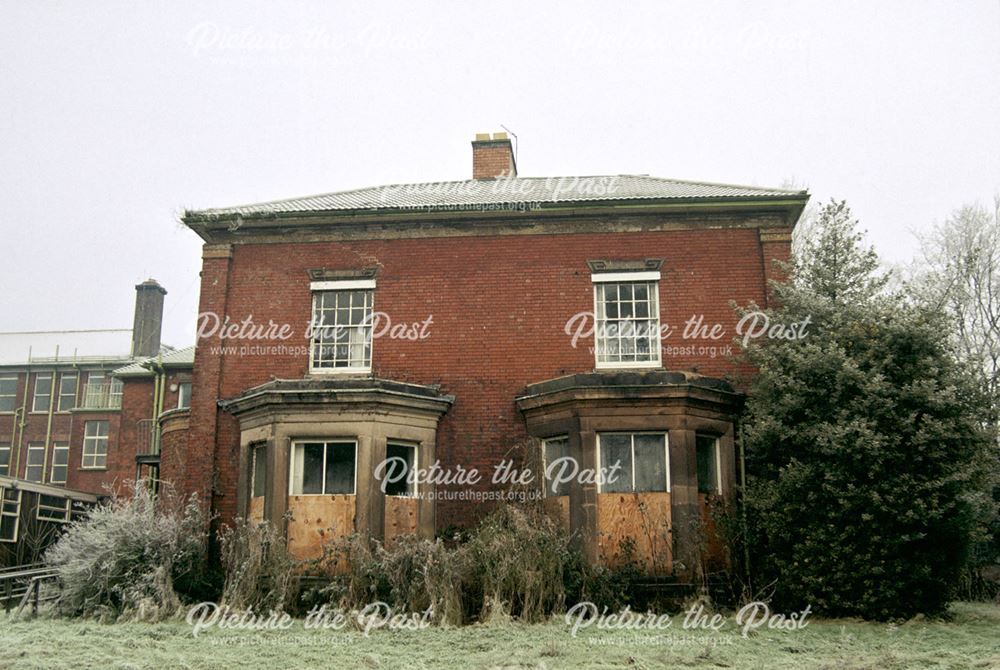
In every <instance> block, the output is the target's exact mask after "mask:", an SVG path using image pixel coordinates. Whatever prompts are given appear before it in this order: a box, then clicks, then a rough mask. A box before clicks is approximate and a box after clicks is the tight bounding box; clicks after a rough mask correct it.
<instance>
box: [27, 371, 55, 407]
mask: <svg viewBox="0 0 1000 670" xmlns="http://www.w3.org/2000/svg"><path fill="white" fill-rule="evenodd" d="M51 406H52V373H51V372H39V373H37V374H36V375H35V395H34V397H33V398H32V400H31V411H32V412H48V411H49V408H50V407H51Z"/></svg>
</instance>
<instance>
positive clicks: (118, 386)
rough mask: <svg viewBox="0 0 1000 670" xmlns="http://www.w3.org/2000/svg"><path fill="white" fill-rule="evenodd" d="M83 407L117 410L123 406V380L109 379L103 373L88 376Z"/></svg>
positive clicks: (92, 373) (84, 388)
mask: <svg viewBox="0 0 1000 670" xmlns="http://www.w3.org/2000/svg"><path fill="white" fill-rule="evenodd" d="M83 406H84V407H86V408H88V409H117V408H119V407H121V406H122V380H121V379H117V378H115V379H108V378H107V376H105V374H104V373H103V372H91V373H89V374H88V375H87V384H86V386H84V387H83Z"/></svg>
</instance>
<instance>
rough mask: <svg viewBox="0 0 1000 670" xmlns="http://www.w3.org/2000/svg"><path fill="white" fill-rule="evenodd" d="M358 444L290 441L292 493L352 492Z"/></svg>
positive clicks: (349, 493)
mask: <svg viewBox="0 0 1000 670" xmlns="http://www.w3.org/2000/svg"><path fill="white" fill-rule="evenodd" d="M357 456H358V443H357V442H355V441H353V440H330V441H324V440H303V441H301V442H295V443H293V444H292V467H291V468H290V470H291V472H290V475H291V476H290V482H289V490H290V491H291V494H292V495H334V494H343V495H354V491H355V484H356V477H355V470H356V467H355V464H356V463H357Z"/></svg>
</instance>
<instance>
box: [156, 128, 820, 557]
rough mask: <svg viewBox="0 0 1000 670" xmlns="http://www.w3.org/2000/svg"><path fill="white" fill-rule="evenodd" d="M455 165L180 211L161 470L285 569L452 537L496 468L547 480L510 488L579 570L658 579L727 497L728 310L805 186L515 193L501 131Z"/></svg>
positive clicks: (548, 184)
mask: <svg viewBox="0 0 1000 670" xmlns="http://www.w3.org/2000/svg"><path fill="white" fill-rule="evenodd" d="M472 149H473V173H472V174H473V178H472V179H471V180H465V181H457V182H447V183H436V184H406V185H394V186H381V187H373V188H366V189H359V190H353V191H346V192H340V193H331V194H327V195H320V196H313V197H305V198H297V199H290V200H283V201H276V202H269V203H262V204H256V205H247V206H241V207H229V208H221V209H206V210H200V211H188V212H186V213H185V215H184V218H183V221H184V223H185V224H186V225H187V226H189V227H190V228H191V229H192V230H194V231H195V232H196V233H197V234H198V235H199V236H201V238H202V239H203V240H204V242H205V244H204V249H203V268H202V273H201V303H200V308H199V311H200V313H201V314H200V317H199V319H200V333H199V339H198V343H197V350H196V354H195V358H194V368H193V390H192V394H191V407H190V409H189V410H180V411H177V412H175V413H174V414H173V415H172V416H168V417H164V420H163V425H162V428H163V437H162V453H161V459H162V463H161V474H162V477H163V479H164V480H171V481H173V482H174V483H175V485H177V486H178V487H179V488H180V489H181V490H183V491H189V492H198V493H199V494H200V495H201V496H202V499H203V500H206V501H210V503H207V504H210V505H211V508H212V511H213V512H216V513H217V514H218V515H219V518H220V519H221V520H222V521H225V520H226V519H230V518H232V517H234V516H236V515H249V516H251V517H255V518H263V519H268V520H270V521H272V522H274V523H278V524H286V525H285V526H284V527H285V530H286V532H287V537H288V543H289V548H290V549H291V550H292V553H293V554H294V555H296V556H299V557H301V558H306V557H311V556H315V555H317V553H318V552H319V548H320V546H321V544H322V542H324V541H325V540H326V539H328V538H329V535H330V533H333V534H344V533H349V532H354V531H356V532H359V533H363V534H367V535H369V536H371V537H374V538H377V539H381V540H385V541H389V542H391V541H392V538H393V537H394V536H396V535H398V534H400V533H408V532H416V533H418V534H420V535H423V536H426V537H430V536H432V535H433V534H434V533H435V532H436V531H440V530H442V529H445V528H447V527H449V526H452V525H468V524H471V523H474V522H475V521H476V520H477V519H478V518H480V517H481V516H482V515H483V514H484V513H485V512H486V511H487V510H489V509H490V508H491V507H492V506H493V505H494V504H495V503H496V500H497V499H498V498H500V497H502V496H503V495H507V494H506V493H505V492H508V491H512V490H513V488H512V486H511V485H510V484H509V483H507V482H500V483H493V481H492V479H491V478H492V477H493V476H494V473H495V471H496V468H497V467H498V466H502V465H503V464H504V463H505V461H508V460H512V461H513V463H514V466H515V467H517V468H520V469H522V471H523V468H526V467H529V466H530V467H531V468H532V469H533V471H534V472H535V473H538V472H539V471H545V470H548V471H549V474H551V475H553V479H552V480H551V481H545V479H544V477H543V476H540V475H539V474H536V475H535V476H534V477H533V478H530V480H526V481H522V483H521V485H520V488H519V490H521V494H522V495H524V491H527V493H528V494H529V495H537V496H543V497H544V502H543V504H544V505H545V506H546V507H547V508H548V509H549V510H550V511H551V512H552V513H553V514H554V515H556V516H557V517H558V518H559V519H560V520H561V522H562V523H563V524H565V526H566V527H567V528H568V529H570V530H572V531H574V532H576V533H577V537H578V538H579V541H580V543H581V546H582V548H583V550H584V552H585V554H586V555H587V557H588V558H589V559H590V560H593V561H605V562H610V563H613V562H614V561H615V560H616V559H617V558H618V556H619V552H620V550H621V547H622V546H623V541H624V540H626V539H629V540H631V541H632V542H634V543H635V545H636V549H637V550H638V553H639V555H640V557H641V558H642V559H643V560H644V561H645V562H646V564H647V566H648V568H649V570H650V571H651V572H656V573H668V572H671V570H672V569H673V568H674V567H675V566H674V565H673V561H674V560H679V561H680V562H679V563H677V566H676V567H678V570H677V571H676V572H678V573H681V572H683V570H684V569H687V567H689V566H691V565H693V564H694V562H696V561H697V556H696V555H695V554H696V553H697V552H698V551H700V549H699V547H700V546H701V544H700V542H701V540H700V539H699V532H700V530H699V529H700V528H701V526H702V522H703V521H704V520H705V518H706V511H705V510H706V508H707V505H708V501H709V500H710V499H711V498H712V497H713V496H719V497H723V498H724V497H726V496H728V495H729V494H730V493H731V492H732V489H733V486H734V483H735V471H736V458H735V453H734V433H735V421H736V418H737V416H738V414H739V411H740V407H741V399H742V395H741V394H740V392H739V389H737V388H734V386H733V385H732V382H731V378H732V376H733V374H734V373H735V372H737V370H736V369H735V368H734V364H733V363H732V362H730V360H728V359H727V357H726V355H725V351H726V347H727V345H729V343H730V342H731V341H732V337H733V336H734V334H735V330H736V327H737V317H736V316H735V314H734V312H733V310H732V308H731V306H730V301H736V302H737V303H740V304H747V303H749V302H751V301H754V302H756V303H757V304H760V305H766V304H767V301H768V289H767V282H768V280H769V279H771V278H774V277H776V273H777V272H778V269H777V268H776V267H775V265H774V264H773V263H772V261H773V260H775V259H780V260H784V259H787V258H788V256H789V253H790V242H791V233H792V228H793V227H794V225H795V223H796V221H797V220H798V217H799V216H800V214H801V212H802V210H803V208H804V206H805V204H806V202H807V200H808V194H807V193H805V192H803V191H790V190H784V189H770V188H757V187H745V186H731V185H721V184H709V183H699V182H685V181H676V180H670V179H660V178H654V177H649V176H645V175H643V176H634V175H620V176H608V177H558V178H528V177H519V176H517V166H516V160H515V156H514V153H513V151H512V147H511V143H510V141H509V140H508V139H507V138H506V135H504V134H502V133H498V134H496V135H493V136H492V137H491V136H489V135H479V136H477V138H476V140H475V141H474V142H473V143H472ZM692 318H694V319H695V320H694V321H692ZM716 324H717V330H716V332H715V333H712V334H711V335H713V336H710V331H711V328H712V326H713V325H716ZM685 325H687V326H688V331H689V332H688V333H686V336H685V334H684V333H683V332H682V331H683V330H684V327H685ZM698 326H700V328H698ZM718 329H721V330H722V331H724V334H725V335H724V337H723V336H719V334H718ZM692 331H693V332H692ZM567 458H569V459H570V460H566V459H567ZM387 459H388V462H389V463H392V464H393V467H394V468H396V469H395V470H394V472H395V473H396V474H397V475H398V474H399V473H413V474H415V475H416V476H415V477H411V478H409V479H404V480H401V481H400V480H398V479H395V480H394V481H391V482H389V481H386V479H387V478H386V477H385V476H384V475H385V462H386V461H387ZM560 459H562V460H560ZM553 464H555V465H553ZM574 464H575V466H576V467H577V468H579V471H578V472H577V473H576V476H575V477H571V478H570V477H568V475H570V474H573V473H572V470H571V468H572V466H573V465H574ZM380 465H381V466H382V467H381V468H380ZM563 465H566V466H567V468H568V469H567V470H559V468H561V467H562V466H563ZM549 466H552V467H551V468H550V467H549ZM470 471H475V472H477V473H478V474H479V475H480V479H479V481H470V477H468V473H469V472H470ZM463 473H464V474H465V476H463ZM598 474H600V476H597V475H598ZM560 475H565V476H560ZM414 479H415V481H414ZM514 488H517V487H514ZM532 492H533V493H532Z"/></svg>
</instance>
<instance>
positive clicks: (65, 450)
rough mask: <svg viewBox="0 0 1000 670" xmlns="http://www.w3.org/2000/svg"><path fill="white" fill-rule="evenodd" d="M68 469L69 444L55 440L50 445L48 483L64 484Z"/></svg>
mask: <svg viewBox="0 0 1000 670" xmlns="http://www.w3.org/2000/svg"><path fill="white" fill-rule="evenodd" d="M68 470H69V445H68V444H66V443H65V442H62V443H60V442H56V443H55V444H54V445H53V446H52V471H51V473H50V474H49V483H51V484H65V483H66V475H67V474H68Z"/></svg>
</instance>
